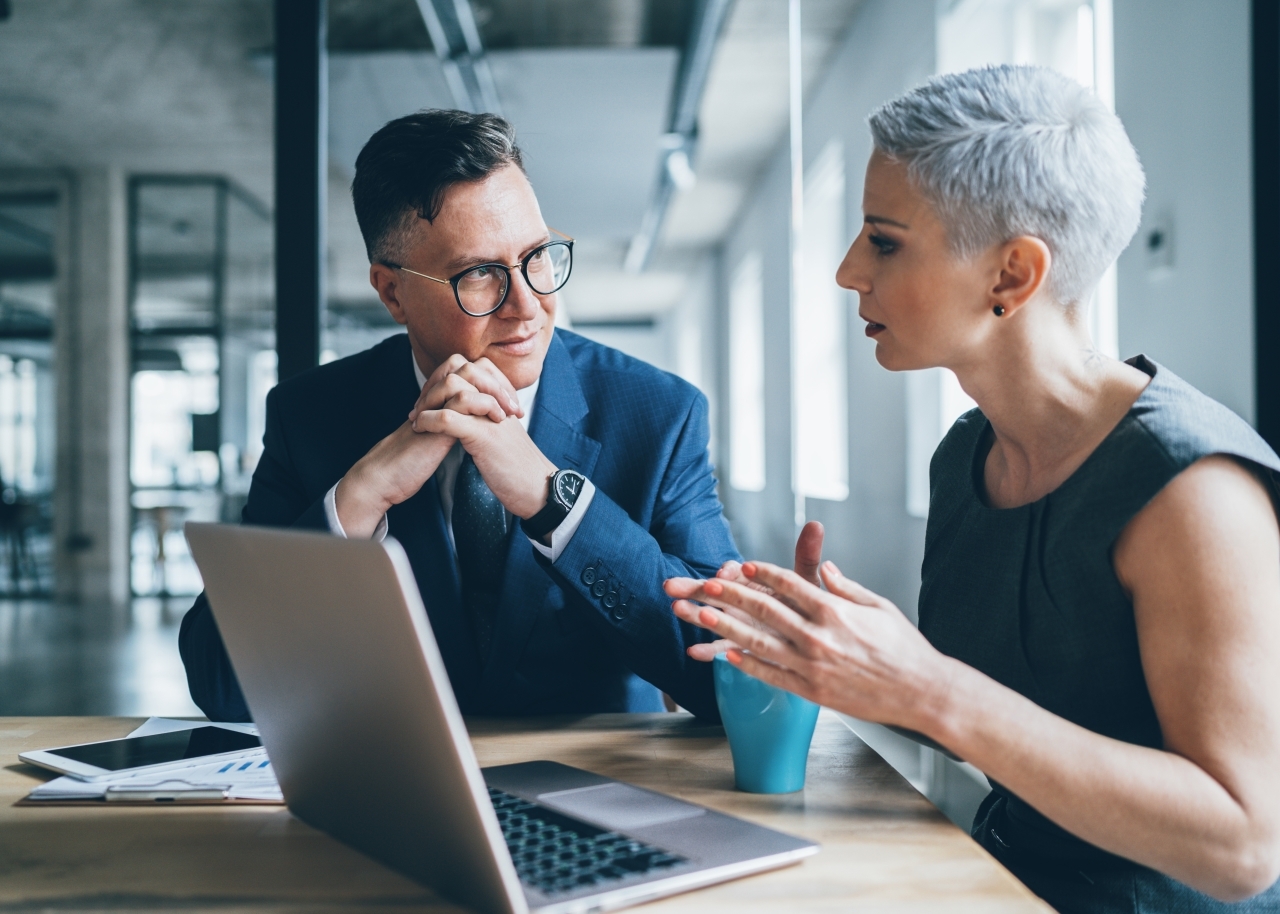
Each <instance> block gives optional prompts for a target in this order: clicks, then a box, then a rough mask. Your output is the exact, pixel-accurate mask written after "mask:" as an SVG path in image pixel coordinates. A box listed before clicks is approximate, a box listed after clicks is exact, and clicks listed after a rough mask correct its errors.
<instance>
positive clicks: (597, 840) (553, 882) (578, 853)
mask: <svg viewBox="0 0 1280 914" xmlns="http://www.w3.org/2000/svg"><path fill="white" fill-rule="evenodd" d="M489 798H490V799H491V800H492V801H493V809H494V812H496V813H497V814H498V822H499V823H500V824H501V825H502V837H503V838H504V839H506V842H507V849H508V850H509V851H511V859H512V860H513V861H514V862H515V865H516V873H517V874H518V875H519V876H520V881H521V882H523V883H524V884H525V885H528V886H532V887H533V888H536V889H538V890H539V891H540V892H542V893H543V894H544V895H557V894H560V893H563V892H571V891H578V890H582V889H589V888H595V887H597V886H606V885H607V884H608V883H610V882H616V881H620V880H624V879H628V878H630V877H634V876H639V875H643V874H645V873H651V872H653V871H655V870H662V869H668V868H670V867H673V866H676V865H677V864H680V863H685V862H686V859H685V858H684V857H680V856H677V855H675V854H669V853H667V852H666V851H664V850H662V849H661V848H657V847H654V846H652V845H650V844H645V843H643V842H641V841H635V840H633V839H631V838H628V837H626V836H625V835H620V834H618V833H617V832H611V831H605V830H604V829H602V828H595V827H594V826H591V825H588V824H587V823H585V822H580V821H578V820H577V819H571V818H569V817H568V816H563V815H560V814H559V813H557V812H555V811H553V810H550V809H547V808H546V807H545V806H539V805H538V804H536V803H530V802H529V801H528V800H522V799H520V797H517V796H513V795H511V794H509V793H506V792H504V791H501V790H498V789H496V788H494V787H490V788H489Z"/></svg>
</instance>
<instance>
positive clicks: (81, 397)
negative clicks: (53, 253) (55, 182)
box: [54, 168, 130, 602]
mask: <svg viewBox="0 0 1280 914" xmlns="http://www.w3.org/2000/svg"><path fill="white" fill-rule="evenodd" d="M70 188H71V189H70V193H69V195H68V196H69V199H68V201H67V219H66V225H67V232H66V235H67V243H66V244H65V245H64V250H65V252H66V253H65V256H64V257H63V260H62V264H61V268H62V269H64V270H65V271H66V278H67V282H66V284H65V286H64V288H65V289H66V292H65V294H64V295H63V296H62V298H61V302H60V306H59V313H58V316H57V320H56V321H55V322H54V328H55V329H54V362H55V371H56V374H57V386H58V469H57V473H58V475H57V486H56V490H55V494H54V498H55V502H54V525H55V536H56V542H57V555H56V559H55V568H56V580H57V588H58V593H59V595H60V596H63V597H67V598H72V599H81V600H91V601H101V600H106V601H110V602H123V601H124V600H126V599H128V596H129V528H130V507H129V320H128V241H127V232H128V224H127V209H128V208H127V205H126V181H125V177H124V174H123V172H122V171H121V170H119V169H117V168H97V169H90V170H85V171H81V172H78V173H77V174H76V175H75V179H74V180H73V181H72V182H71V184H70Z"/></svg>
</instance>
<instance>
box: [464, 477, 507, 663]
mask: <svg viewBox="0 0 1280 914" xmlns="http://www.w3.org/2000/svg"><path fill="white" fill-rule="evenodd" d="M453 542H454V545H455V547H456V548H457V550H458V570H459V572H460V573H461V575H462V605H463V608H464V609H465V610H466V612H467V615H468V616H470V617H471V626H472V629H473V630H474V632H475V636H476V645H477V646H478V647H479V648H480V659H481V661H484V660H486V659H488V656H489V646H490V645H491V644H492V643H493V627H494V621H495V619H496V617H497V614H498V597H499V595H500V594H501V592H502V572H503V567H504V566H505V564H506V558H507V511H506V509H505V508H504V507H502V502H500V501H498V498H497V496H496V495H494V494H493V493H492V492H491V491H489V486H488V484H487V483H486V482H485V481H484V477H482V476H481V475H480V471H479V470H478V469H476V464H475V461H474V460H472V459H471V455H470V454H463V456H462V465H461V466H459V467H458V478H457V480H455V482H454V484H453Z"/></svg>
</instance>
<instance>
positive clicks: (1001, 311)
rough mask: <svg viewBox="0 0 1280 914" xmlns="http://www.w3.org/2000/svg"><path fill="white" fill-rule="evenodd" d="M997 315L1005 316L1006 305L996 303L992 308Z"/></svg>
mask: <svg viewBox="0 0 1280 914" xmlns="http://www.w3.org/2000/svg"><path fill="white" fill-rule="evenodd" d="M991 310H992V311H993V312H994V313H995V316H996V317H1004V305H996V306H995V307H994V308H992V309H991Z"/></svg>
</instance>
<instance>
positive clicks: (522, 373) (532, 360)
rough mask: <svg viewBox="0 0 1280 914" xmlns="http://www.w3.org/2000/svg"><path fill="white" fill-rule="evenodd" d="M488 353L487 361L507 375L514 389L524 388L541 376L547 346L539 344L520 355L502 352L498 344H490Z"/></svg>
mask: <svg viewBox="0 0 1280 914" xmlns="http://www.w3.org/2000/svg"><path fill="white" fill-rule="evenodd" d="M489 353H490V354H489V361H491V362H493V364H494V365H496V366H498V370H499V371H501V372H502V373H503V374H504V375H506V376H507V380H508V381H510V382H511V386H512V387H514V388H515V389H516V390H524V389H525V388H526V387H528V386H529V385H530V384H532V383H533V382H535V381H537V380H538V378H539V377H541V376H542V363H543V362H545V361H546V358H547V347H546V346H539V347H537V348H536V349H535V350H534V351H533V352H529V353H525V354H523V355H521V354H509V353H506V352H503V351H502V347H500V346H491V347H489Z"/></svg>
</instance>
